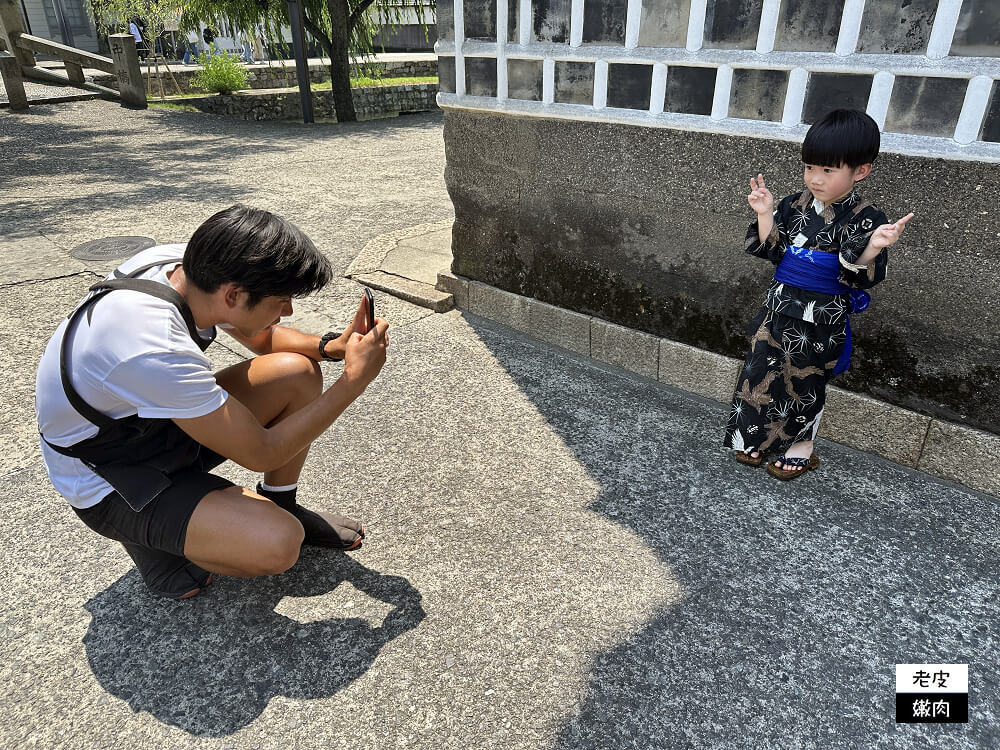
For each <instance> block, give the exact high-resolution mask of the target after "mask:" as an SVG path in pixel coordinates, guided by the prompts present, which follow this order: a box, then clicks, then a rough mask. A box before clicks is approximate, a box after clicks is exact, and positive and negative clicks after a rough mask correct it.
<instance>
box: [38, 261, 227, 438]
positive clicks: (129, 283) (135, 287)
mask: <svg viewBox="0 0 1000 750" xmlns="http://www.w3.org/2000/svg"><path fill="white" fill-rule="evenodd" d="M180 261H181V259H180V258H176V259H168V260H159V261H156V262H155V263H149V264H147V265H145V266H142V267H141V268H137V269H136V270H135V271H133V272H132V273H131V274H129V275H128V276H125V275H124V274H121V273H120V272H119V270H118V269H115V274H116V275H117V276H118V278H115V279H105V280H104V281H99V282H97V283H96V284H94V285H93V286H91V287H90V291H91V292H94V294H93V295H92V296H90V297H88V298H87V299H85V300H84V301H83V302H82V303H81V304H80V305H78V306H77V308H76V309H75V310H73V312H72V313H70V315H69V319H68V320H67V322H66V330H65V331H64V332H63V338H62V341H61V342H60V345H59V377H60V380H61V381H62V387H63V391H64V392H65V393H66V400H68V401H69V403H70V405H71V406H72V407H73V408H74V409H76V411H77V412H78V413H79V414H80V416H82V417H83V418H84V419H86V420H87V421H88V422H91V423H92V424H95V425H97V427H98V428H101V429H103V428H107V427H110V426H111V425H112V424H114V423H115V422H116V421H117V420H115V419H112V418H111V417H109V416H108V415H107V414H104V413H102V412H99V411H98V410H97V409H95V408H94V407H92V406H91V405H90V404H88V403H87V402H86V401H84V399H83V397H82V396H81V395H80V394H79V393H78V392H77V390H76V388H74V387H73V384H72V383H71V382H70V369H69V359H68V357H67V356H66V342H67V341H69V339H70V337H71V336H72V333H73V331H74V325H75V323H76V321H77V318H78V317H79V315H80V313H82V312H83V311H84V310H86V311H87V317H88V320H89V319H90V314H91V311H92V310H93V306H94V303H96V302H97V301H98V300H100V299H101V298H103V297H104V296H105V295H107V294H109V293H110V292H113V291H114V290H116V289H130V290H132V291H134V292H142V293H144V294H149V295H152V296H153V297H158V298H160V299H162V300H165V301H167V302H170V303H171V304H172V305H174V306H175V307H176V308H177V309H178V310H179V311H180V314H181V317H182V318H183V319H184V323H185V324H186V325H187V329H188V333H189V334H191V338H192V339H193V340H194V342H195V343H196V344H197V345H198V347H199V348H200V349H201V350H202V351H205V350H206V349H207V348H208V346H209V344H211V343H212V342H213V341H214V340H215V335H214V329H213V335H212V337H211V338H210V339H208V340H206V339H203V338H202V337H201V334H199V333H198V327H197V326H196V325H195V322H194V315H193V314H192V312H191V308H190V307H189V306H188V303H187V302H186V301H185V299H184V298H183V297H182V296H181V295H180V293H179V292H178V291H177V290H176V289H174V288H173V287H172V286H167V285H165V284H161V283H160V282H158V281H153V280H152V279H136V278H132V277H133V276H136V275H138V274H140V273H142V272H143V271H148V270H149V269H150V268H155V267H156V266H165V265H168V264H170V263H179V262H180ZM46 442H47V441H46Z"/></svg>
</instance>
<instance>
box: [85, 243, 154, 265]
mask: <svg viewBox="0 0 1000 750" xmlns="http://www.w3.org/2000/svg"><path fill="white" fill-rule="evenodd" d="M155 244H156V240H154V239H152V238H151V237H105V238H104V239H101V240H91V241H90V242H84V243H83V244H82V245H77V246H76V247H74V248H73V249H72V250H70V251H69V254H70V255H72V256H73V257H74V258H79V259H80V260H106V259H108V258H128V257H130V256H132V255H135V254H136V253H138V252H140V251H142V250H145V249H146V248H149V247H152V246H153V245H155Z"/></svg>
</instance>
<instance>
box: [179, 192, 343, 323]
mask: <svg viewBox="0 0 1000 750" xmlns="http://www.w3.org/2000/svg"><path fill="white" fill-rule="evenodd" d="M184 275H185V276H186V277H187V278H188V279H189V280H190V281H191V282H192V283H193V284H194V285H195V286H196V287H198V288H199V289H201V290H202V291H204V292H214V291H215V290H216V289H218V288H219V286H220V285H222V284H225V283H228V282H233V283H235V284H238V285H239V286H240V288H241V289H243V290H244V291H246V292H247V293H248V295H249V299H248V300H247V306H248V307H253V306H255V305H256V304H257V303H258V302H260V301H261V300H262V299H264V297H304V296H305V295H307V294H309V293H311V292H315V291H319V290H320V289H322V288H323V287H324V286H326V285H327V284H328V283H329V282H330V279H331V278H333V269H332V268H331V267H330V262H329V261H328V260H327V259H326V257H325V256H324V255H323V254H322V253H320V251H319V250H317V249H316V246H315V245H313V243H312V240H310V239H309V238H308V237H306V235H305V234H304V233H303V232H302V230H301V229H299V228H298V227H297V226H295V225H294V224H292V223H291V222H290V221H286V220H285V219H283V218H281V217H280V216H276V215H274V214H272V213H270V212H268V211H263V210H261V209H258V208H248V207H247V206H241V205H235V206H231V207H230V208H227V209H225V210H224V211H219V212H218V213H217V214H215V215H214V216H212V217H210V218H209V219H208V220H207V221H205V222H204V223H203V224H202V225H201V226H200V227H198V229H197V230H195V233H194V235H193V236H192V237H191V241H190V242H188V244H187V249H186V250H185V251H184Z"/></svg>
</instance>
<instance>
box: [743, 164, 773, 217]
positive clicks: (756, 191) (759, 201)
mask: <svg viewBox="0 0 1000 750" xmlns="http://www.w3.org/2000/svg"><path fill="white" fill-rule="evenodd" d="M747 201H748V202H749V203H750V208H752V209H753V210H754V211H756V212H757V215H758V216H763V215H764V214H768V215H770V214H772V213H774V196H773V195H771V191H770V190H768V189H767V186H766V185H765V184H764V175H762V174H758V175H757V177H751V178H750V195H748V196H747Z"/></svg>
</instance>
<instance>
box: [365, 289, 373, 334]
mask: <svg viewBox="0 0 1000 750" xmlns="http://www.w3.org/2000/svg"><path fill="white" fill-rule="evenodd" d="M365 301H366V302H367V303H368V305H367V309H368V332H371V330H372V328H374V327H375V297H373V296H372V290H371V289H369V288H368V287H365Z"/></svg>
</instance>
